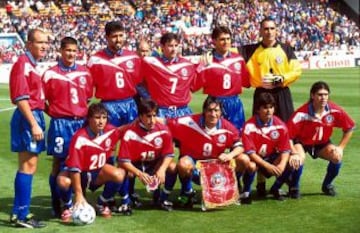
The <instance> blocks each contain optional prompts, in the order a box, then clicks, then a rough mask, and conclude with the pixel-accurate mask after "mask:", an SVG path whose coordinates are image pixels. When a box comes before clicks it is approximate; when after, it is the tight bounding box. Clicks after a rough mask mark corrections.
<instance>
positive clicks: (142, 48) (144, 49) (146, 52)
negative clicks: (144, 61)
mask: <svg viewBox="0 0 360 233" xmlns="http://www.w3.org/2000/svg"><path fill="white" fill-rule="evenodd" d="M138 54H139V56H140V57H146V56H150V46H149V44H147V43H141V44H140V45H139V50H138Z"/></svg>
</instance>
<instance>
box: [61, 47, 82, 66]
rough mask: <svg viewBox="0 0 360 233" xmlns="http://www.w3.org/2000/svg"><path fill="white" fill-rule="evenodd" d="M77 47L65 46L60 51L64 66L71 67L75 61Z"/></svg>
mask: <svg viewBox="0 0 360 233" xmlns="http://www.w3.org/2000/svg"><path fill="white" fill-rule="evenodd" d="M77 52H78V47H77V45H75V44H67V45H65V48H62V49H60V53H61V58H62V61H63V63H64V65H65V66H72V65H73V64H74V63H75V60H76V54H77Z"/></svg>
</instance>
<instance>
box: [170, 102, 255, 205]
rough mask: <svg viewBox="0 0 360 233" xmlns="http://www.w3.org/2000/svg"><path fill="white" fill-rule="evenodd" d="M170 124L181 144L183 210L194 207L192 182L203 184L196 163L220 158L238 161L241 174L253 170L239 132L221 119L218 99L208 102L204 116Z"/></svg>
mask: <svg viewBox="0 0 360 233" xmlns="http://www.w3.org/2000/svg"><path fill="white" fill-rule="evenodd" d="M167 125H168V126H169V129H170V131H171V133H172V134H173V137H174V138H175V139H177V140H178V141H179V142H180V158H179V162H178V164H177V169H178V173H179V177H180V181H181V193H180V197H179V200H180V201H181V202H182V204H183V205H184V207H190V208H191V207H192V206H193V203H194V196H195V191H194V190H193V188H192V182H194V183H196V184H198V185H199V184H200V176H199V175H200V174H199V170H197V169H196V167H195V164H196V161H197V160H205V159H219V160H220V161H224V162H226V161H229V160H231V159H235V162H236V171H237V172H240V173H242V172H244V171H245V170H246V169H247V168H248V167H250V159H249V158H248V157H247V156H246V155H245V154H242V152H243V148H242V144H241V141H240V137H239V132H238V130H237V129H236V128H235V126H233V125H232V124H231V123H230V122H229V121H227V120H225V119H224V118H222V105H221V101H220V100H219V99H217V98H216V97H211V96H208V97H207V98H206V99H205V101H204V103H203V108H202V114H194V115H191V116H186V117H180V118H176V119H168V120H167ZM227 150H229V151H227ZM254 171H255V164H253V171H252V172H254Z"/></svg>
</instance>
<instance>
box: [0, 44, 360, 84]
mask: <svg viewBox="0 0 360 233" xmlns="http://www.w3.org/2000/svg"><path fill="white" fill-rule="evenodd" d="M186 58H188V59H189V60H190V61H192V62H193V63H198V62H199V56H188V57H186ZM300 61H301V64H302V68H303V69H332V68H344V67H356V66H360V52H359V50H358V51H356V53H355V54H352V55H337V56H325V55H319V56H311V57H310V58H309V59H308V60H300ZM79 63H84V62H79ZM55 64H56V63H55V62H43V63H40V66H39V67H38V68H39V71H40V72H44V71H45V70H46V69H47V68H49V67H51V66H53V65H55ZM11 67H12V64H2V65H0V83H9V75H10V70H11Z"/></svg>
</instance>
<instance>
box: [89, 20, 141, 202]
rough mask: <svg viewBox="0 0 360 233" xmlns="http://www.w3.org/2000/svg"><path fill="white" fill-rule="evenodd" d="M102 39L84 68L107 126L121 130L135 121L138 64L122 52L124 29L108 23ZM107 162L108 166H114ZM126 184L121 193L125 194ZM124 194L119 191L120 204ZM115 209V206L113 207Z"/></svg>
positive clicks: (115, 22)
mask: <svg viewBox="0 0 360 233" xmlns="http://www.w3.org/2000/svg"><path fill="white" fill-rule="evenodd" d="M105 34H106V35H105V38H106V41H107V44H108V46H107V47H106V48H105V49H103V50H101V51H98V52H97V53H96V54H95V55H93V56H92V57H91V58H90V60H89V62H88V67H89V69H90V72H91V75H92V77H93V80H94V86H95V97H96V98H99V99H100V100H101V102H102V103H103V104H104V106H105V107H106V109H107V110H108V112H109V122H110V123H111V124H112V125H114V126H117V127H118V126H121V125H124V124H127V123H129V122H132V121H133V120H134V119H135V118H136V117H137V106H136V101H135V99H134V96H135V95H136V93H137V90H136V86H137V85H138V84H139V83H140V82H141V80H142V76H140V66H141V60H140V58H139V56H138V55H137V54H136V53H134V52H132V51H129V50H126V49H124V48H123V47H124V45H125V41H126V32H125V28H124V27H123V26H122V24H121V23H120V22H117V21H112V22H108V23H107V24H106V25H105ZM112 160H114V159H110V161H109V162H110V163H114V161H112ZM127 186H128V180H127V179H126V180H125V181H124V185H123V189H124V190H127V189H128V188H127ZM124 190H122V191H120V195H121V196H122V198H123V204H125V203H124V198H125V199H126V197H125V196H124V194H123V193H124V192H125V191H124ZM114 205H115V204H114Z"/></svg>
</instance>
